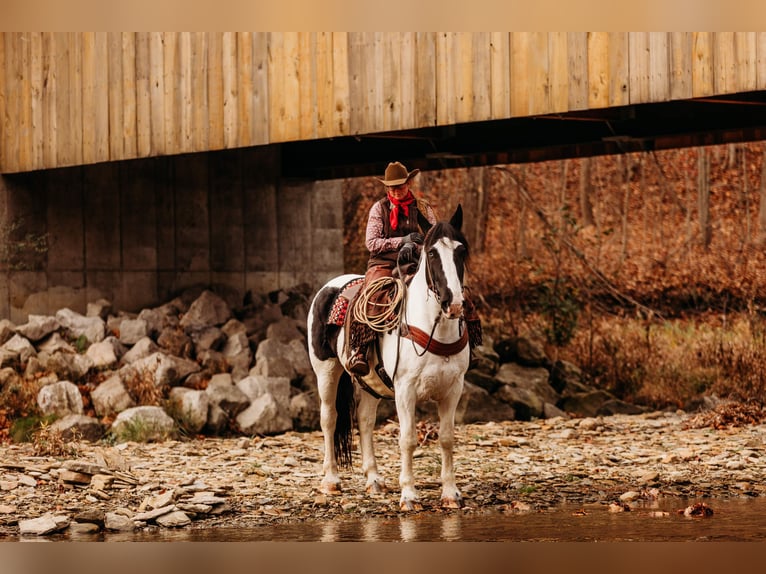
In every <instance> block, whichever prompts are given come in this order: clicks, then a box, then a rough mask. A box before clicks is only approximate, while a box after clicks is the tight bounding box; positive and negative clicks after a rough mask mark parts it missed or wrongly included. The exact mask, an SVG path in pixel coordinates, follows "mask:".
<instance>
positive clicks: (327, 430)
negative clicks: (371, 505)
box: [307, 205, 470, 511]
mask: <svg viewBox="0 0 766 574" xmlns="http://www.w3.org/2000/svg"><path fill="white" fill-rule="evenodd" d="M419 223H420V226H421V229H422V230H423V232H424V233H425V237H424V241H423V246H422V249H421V256H420V258H419V261H418V262H417V267H416V271H415V273H414V276H412V278H411V280H409V284H408V285H406V286H404V283H401V285H403V286H404V287H403V291H402V296H401V301H400V317H401V321H400V324H399V326H398V328H395V329H392V330H389V331H386V332H382V333H379V334H378V339H377V345H375V344H373V345H371V346H372V347H375V351H374V352H373V353H371V354H373V355H374V356H373V358H372V359H371V363H372V365H373V367H374V368H371V369H370V374H368V375H366V376H365V377H359V376H358V375H353V374H351V373H350V372H348V371H347V370H346V369H345V367H344V365H345V364H346V361H347V359H348V356H347V355H348V349H347V348H346V347H347V345H345V344H344V343H345V337H346V327H345V323H331V322H330V321H328V316H329V315H330V313H331V308H332V307H333V304H334V303H335V302H337V301H338V296H339V295H340V294H341V293H342V292H343V290H344V288H345V287H346V286H348V285H353V284H359V283H361V281H362V279H363V277H364V276H362V275H352V274H346V275H341V276H339V277H335V278H334V279H331V280H330V281H329V282H327V283H326V284H325V285H324V286H323V287H321V288H320V289H319V291H317V293H316V295H315V296H314V298H313V300H312V302H311V306H310V308H309V313H308V321H307V322H308V325H307V327H308V329H307V333H308V337H307V343H308V348H309V358H310V361H311V365H312V368H313V369H314V372H315V374H316V378H317V386H318V393H319V398H320V402H321V405H320V424H321V429H322V433H323V435H324V462H323V466H322V470H323V473H324V476H323V478H322V481H321V485H320V491H321V492H323V493H326V494H339V493H340V491H341V489H340V478H339V475H338V467H339V465H340V466H341V467H349V466H351V447H352V441H351V438H352V434H351V433H352V424H353V414H354V413H353V410H354V404H355V403H356V423H357V428H358V431H359V441H360V448H361V454H362V471H363V473H364V475H365V476H366V484H365V488H366V491H367V492H368V493H382V492H386V491H387V490H388V488H387V486H386V483H385V480H384V478H383V477H382V476H381V475H380V474H379V472H378V467H377V463H376V460H375V451H374V445H373V428H374V426H375V422H376V413H377V409H378V404H379V402H380V400H381V398H385V399H390V398H393V400H394V401H395V403H396V413H397V416H398V419H399V449H400V456H401V461H400V467H401V472H400V475H399V485H400V487H401V497H400V501H399V503H400V509H401V510H403V511H412V510H422V504H421V503H420V500H419V496H418V492H417V489H416V488H415V478H414V475H413V468H412V457H413V452H414V451H415V447H416V446H417V432H416V423H417V421H416V411H415V409H416V404H417V403H418V402H420V401H424V400H429V399H430V400H433V401H435V402H436V403H437V405H438V415H439V442H440V447H441V485H442V491H441V506H442V507H445V508H461V507H462V506H463V499H462V495H461V493H460V490H459V489H458V487H457V484H456V481H455V469H454V461H453V449H454V441H455V410H456V408H457V405H458V402H459V400H460V397H461V395H462V391H463V384H464V383H463V381H464V376H465V372H466V371H467V370H468V365H469V361H470V349H469V345H468V335H467V333H466V326H465V324H464V321H463V320H462V315H463V304H464V299H463V275H464V270H465V264H466V261H467V259H468V242H467V241H466V238H465V236H464V235H463V233H462V231H461V227H462V223H463V211H462V207H461V206H460V205H458V206H457V209H456V210H455V212H454V214H453V215H452V217H451V218H450V219H449V221H439V222H436V223H435V224H433V225H431V224H430V223H429V222H428V221H427V220H426V219H425V218H424V217H420V218H419ZM346 303H347V304H348V301H346ZM349 312H350V311H349ZM381 381H383V382H384V383H386V386H382V385H381V384H380V383H381ZM387 391H389V393H388V394H387Z"/></svg>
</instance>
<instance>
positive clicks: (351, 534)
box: [67, 498, 766, 542]
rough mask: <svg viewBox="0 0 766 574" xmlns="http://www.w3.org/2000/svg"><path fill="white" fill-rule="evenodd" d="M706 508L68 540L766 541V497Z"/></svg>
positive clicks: (602, 509)
mask: <svg viewBox="0 0 766 574" xmlns="http://www.w3.org/2000/svg"><path fill="white" fill-rule="evenodd" d="M694 502H701V501H700V500H693V501H687V500H683V499H677V498H666V499H660V500H659V501H655V502H652V503H651V504H650V505H649V504H648V505H646V506H638V507H635V508H634V509H633V510H632V511H630V512H619V513H613V512H609V511H608V509H607V507H606V506H603V505H589V506H585V507H582V506H560V507H556V508H553V509H549V510H546V511H544V512H528V513H519V514H516V513H507V512H501V511H499V510H487V511H482V512H481V513H475V512H470V511H451V512H447V513H430V512H422V513H416V514H409V515H402V516H399V517H395V518H376V517H365V518H359V517H348V518H344V519H335V520H332V521H323V522H320V521H308V522H300V523H298V522H296V523H290V522H285V523H281V524H268V525H264V526H259V527H255V528H216V529H187V530H165V529H163V530H158V531H152V532H135V533H101V534H97V535H88V536H79V535H78V536H69V537H68V538H67V539H68V540H71V541H96V540H103V541H108V542H114V541H129V542H143V541H151V542H172V541H187V542H267V541H268V542H433V541H437V542H438V541H442V542H446V541H461V542H525V541H530V542H660V541H662V542H680V541H696V542H702V541H729V542H745V541H747V542H754V541H761V542H762V541H766V498H734V499H706V500H704V501H702V502H705V504H706V505H707V506H709V507H710V508H712V509H713V515H712V516H710V517H706V518H701V517H686V516H683V515H680V514H678V512H677V511H678V510H679V509H683V508H685V507H686V506H688V505H690V504H693V503H694Z"/></svg>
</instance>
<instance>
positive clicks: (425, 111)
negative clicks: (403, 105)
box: [413, 32, 436, 128]
mask: <svg viewBox="0 0 766 574" xmlns="http://www.w3.org/2000/svg"><path fill="white" fill-rule="evenodd" d="M415 54H416V57H415V122H416V123H415V125H414V126H413V127H416V128H422V127H427V126H433V125H435V124H436V33H435V32H417V36H416V37H415Z"/></svg>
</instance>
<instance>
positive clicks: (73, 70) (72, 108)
mask: <svg viewBox="0 0 766 574" xmlns="http://www.w3.org/2000/svg"><path fill="white" fill-rule="evenodd" d="M68 35H69V43H70V48H69V90H70V91H69V93H68V94H66V96H67V97H68V98H69V101H70V103H69V121H68V129H70V130H72V141H71V144H70V145H71V154H72V155H71V160H70V162H69V163H68V164H67V165H79V164H82V163H83V157H82V139H83V133H82V129H83V125H82V118H83V106H82V36H81V34H80V33H79V32H70V33H69V34H68Z"/></svg>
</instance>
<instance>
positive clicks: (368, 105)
mask: <svg viewBox="0 0 766 574" xmlns="http://www.w3.org/2000/svg"><path fill="white" fill-rule="evenodd" d="M380 40H381V38H380V33H377V32H369V33H365V32H354V33H350V34H349V42H350V47H351V52H350V58H349V74H350V81H351V85H350V88H351V98H352V99H351V116H350V122H351V133H354V134H364V133H370V132H375V131H380V129H381V126H382V124H383V120H382V117H383V99H382V98H383V96H382V86H383V83H382V76H381V74H380V73H379V72H378V70H380V69H381V67H382V50H381V46H380Z"/></svg>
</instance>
